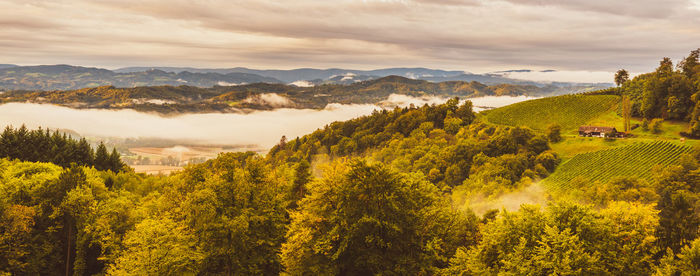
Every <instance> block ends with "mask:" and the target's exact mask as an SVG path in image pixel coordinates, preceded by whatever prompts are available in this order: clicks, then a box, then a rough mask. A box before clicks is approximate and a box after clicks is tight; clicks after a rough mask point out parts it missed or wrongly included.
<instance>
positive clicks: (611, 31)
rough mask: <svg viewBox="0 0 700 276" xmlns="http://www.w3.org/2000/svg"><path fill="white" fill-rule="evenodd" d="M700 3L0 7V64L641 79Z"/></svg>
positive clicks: (327, 0) (678, 48) (183, 2)
mask: <svg viewBox="0 0 700 276" xmlns="http://www.w3.org/2000/svg"><path fill="white" fill-rule="evenodd" d="M698 47H700V0H664V1H660V0H634V1H610V0H490V1H486V0H383V1H382V0H297V1H285V0H241V1H235V0H230V1H224V0H198V1H195V0H89V1H88V0H84V1H83V0H56V1H43V0H0V63H13V64H21V65H31V64H59V63H65V64H74V65H83V66H97V67H105V68H118V67H123V66H156V65H157V66H192V67H236V66H245V67H253V68H280V69H289V68H299V67H317V68H330V67H342V68H351V69H376V68H383V67H398V66H402V67H406V66H410V67H430V68H441V69H457V70H465V71H469V72H489V71H497V70H508V69H520V68H531V69H557V70H562V71H591V72H609V71H614V70H616V69H618V68H628V69H629V70H631V71H633V72H644V71H649V70H651V69H652V68H654V67H655V66H656V65H657V63H658V60H660V58H661V57H663V56H668V57H671V58H673V59H674V60H678V59H680V58H682V57H683V56H685V55H687V53H688V52H689V51H690V50H692V49H695V48H698Z"/></svg>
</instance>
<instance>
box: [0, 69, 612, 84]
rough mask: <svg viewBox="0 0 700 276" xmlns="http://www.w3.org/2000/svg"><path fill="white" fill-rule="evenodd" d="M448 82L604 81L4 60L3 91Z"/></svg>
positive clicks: (453, 73)
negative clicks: (119, 66) (115, 66)
mask: <svg viewBox="0 0 700 276" xmlns="http://www.w3.org/2000/svg"><path fill="white" fill-rule="evenodd" d="M392 75H396V76H402V77H407V78H413V79H422V80H429V81H432V82H444V81H478V82H481V83H485V84H489V85H493V84H504V83H505V84H518V85H536V86H540V87H543V86H547V85H554V86H557V87H561V88H570V89H574V90H575V89H578V87H587V88H589V89H596V88H597V89H600V88H605V87H609V84H606V83H568V82H564V83H562V82H554V83H549V82H536V81H528V80H519V79H511V78H507V77H504V76H502V75H501V74H499V73H495V74H472V73H466V72H463V71H445V70H435V69H427V68H385V69H378V70H369V71H363V70H346V69H313V68H302V69H292V70H255V69H248V68H240V67H238V68H228V69H199V68H189V67H187V68H178V67H133V68H123V69H117V70H107V69H101V68H92V67H81V66H71V65H39V66H16V65H12V64H0V91H8V90H44V91H50V90H73V89H81V88H88V87H98V86H115V87H138V86H159V85H189V86H196V87H212V86H214V85H227V86H230V85H240V84H249V83H256V82H265V83H287V84H297V85H300V86H309V85H323V84H353V83H356V82H360V81H365V80H374V79H380V78H383V77H387V76H392Z"/></svg>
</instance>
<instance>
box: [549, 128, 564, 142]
mask: <svg viewBox="0 0 700 276" xmlns="http://www.w3.org/2000/svg"><path fill="white" fill-rule="evenodd" d="M547 138H548V139H549V141H550V142H552V143H557V142H560V141H561V126H560V125H558V124H551V125H549V126H548V127H547Z"/></svg>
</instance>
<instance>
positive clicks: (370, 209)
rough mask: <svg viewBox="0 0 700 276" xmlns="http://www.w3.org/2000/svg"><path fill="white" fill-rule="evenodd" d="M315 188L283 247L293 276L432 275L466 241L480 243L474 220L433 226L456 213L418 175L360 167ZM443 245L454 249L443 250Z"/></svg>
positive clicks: (339, 168) (340, 170)
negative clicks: (475, 238) (475, 239)
mask: <svg viewBox="0 0 700 276" xmlns="http://www.w3.org/2000/svg"><path fill="white" fill-rule="evenodd" d="M312 183H314V185H311V187H310V190H311V191H310V192H311V193H310V194H309V195H308V196H307V197H306V198H304V199H303V200H302V201H301V203H300V209H299V211H298V212H295V213H292V224H291V225H290V227H289V231H288V234H287V242H286V243H285V244H284V245H283V246H282V253H281V254H282V263H283V264H284V266H285V270H286V271H287V272H288V273H290V274H292V275H302V274H316V275H328V274H342V275H373V274H383V273H389V274H421V273H430V272H431V271H434V269H435V266H436V265H438V264H440V263H444V264H445V265H446V263H447V258H448V257H449V256H451V255H452V254H454V250H456V246H459V245H460V244H461V245H462V246H467V245H468V240H465V238H466V239H472V240H473V237H470V236H471V235H469V233H468V232H466V231H467V229H471V228H470V227H469V226H467V225H465V224H466V223H468V220H458V221H463V223H464V224H462V225H463V226H462V227H455V226H454V225H453V226H450V224H442V223H441V224H437V225H436V224H433V223H432V222H433V221H434V220H435V219H439V218H440V217H442V215H436V214H450V213H451V212H450V211H448V210H449V209H445V208H448V207H447V206H441V205H440V203H439V202H440V197H439V196H438V193H437V190H436V188H435V187H434V186H433V185H432V184H430V183H427V182H424V181H421V180H418V179H416V178H415V177H411V176H400V175H398V174H396V173H394V172H392V171H391V170H388V169H387V168H385V167H383V166H381V165H368V164H366V163H365V162H362V161H354V162H352V163H351V164H350V165H349V167H345V166H343V165H338V164H336V167H335V169H334V170H331V171H329V172H327V174H326V177H325V178H324V179H323V180H321V181H318V182H312ZM436 212H437V213H436ZM447 221H453V223H454V220H450V219H448V220H447ZM455 230H457V231H455ZM448 240H452V241H454V243H449V244H446V243H445V242H446V241H448ZM444 246H449V247H447V248H453V249H452V250H447V251H443V250H439V249H440V248H445V247H444Z"/></svg>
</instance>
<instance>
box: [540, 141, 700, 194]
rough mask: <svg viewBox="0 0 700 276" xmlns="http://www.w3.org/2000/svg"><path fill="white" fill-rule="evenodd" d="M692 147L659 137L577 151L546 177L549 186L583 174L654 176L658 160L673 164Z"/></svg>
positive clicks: (562, 185) (605, 178)
mask: <svg viewBox="0 0 700 276" xmlns="http://www.w3.org/2000/svg"><path fill="white" fill-rule="evenodd" d="M691 151H692V147H690V146H685V145H678V144H674V143H671V142H664V141H657V142H647V143H634V144H631V145H629V146H624V147H618V148H612V149H607V150H601V151H596V152H590V153H584V154H579V155H576V156H575V157H574V158H572V159H570V160H569V161H567V162H565V163H564V164H561V165H560V166H559V167H558V168H557V169H556V171H555V172H554V173H552V174H551V175H550V176H549V177H547V178H546V179H544V180H543V181H544V184H545V185H547V186H549V187H559V188H564V189H566V188H569V187H568V185H569V184H570V183H571V180H573V179H575V178H579V177H583V178H584V179H587V180H589V181H591V182H593V181H601V182H606V181H608V180H610V179H611V178H613V177H616V176H636V177H639V178H643V179H647V180H651V179H652V174H651V169H652V167H654V166H655V165H657V164H660V165H663V166H667V165H670V164H674V163H675V162H677V161H678V158H679V157H680V156H681V155H682V154H684V153H689V152H691Z"/></svg>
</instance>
